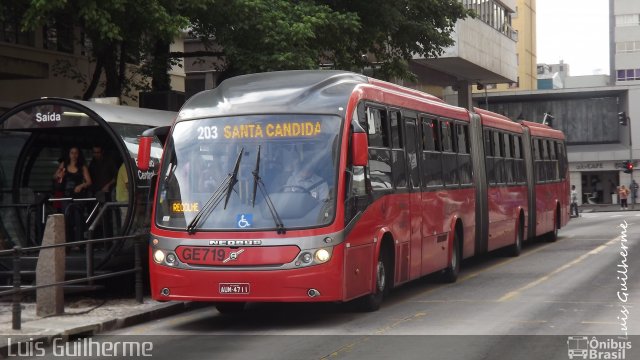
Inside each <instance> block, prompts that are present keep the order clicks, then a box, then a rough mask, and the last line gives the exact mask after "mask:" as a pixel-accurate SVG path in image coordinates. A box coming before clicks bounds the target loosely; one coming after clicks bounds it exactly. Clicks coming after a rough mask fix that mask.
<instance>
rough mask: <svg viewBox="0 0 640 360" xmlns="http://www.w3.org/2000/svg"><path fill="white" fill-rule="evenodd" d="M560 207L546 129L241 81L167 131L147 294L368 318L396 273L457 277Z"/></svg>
mask: <svg viewBox="0 0 640 360" xmlns="http://www.w3.org/2000/svg"><path fill="white" fill-rule="evenodd" d="M167 131H169V130H168V129H166V128H163V129H161V128H157V129H155V130H154V131H149V132H148V133H147V135H151V134H152V133H156V134H157V133H163V134H166V133H167ZM144 143H145V142H144V141H141V144H144ZM141 146H144V145H141ZM140 153H142V154H144V153H145V151H140ZM138 163H139V164H145V163H146V162H145V161H144V159H140V160H139V161H138ZM568 206H569V190H568V186H567V163H566V151H565V145H564V136H563V134H562V133H561V132H560V131H557V130H553V129H551V128H549V127H548V126H545V125H540V124H535V123H529V122H522V123H515V122H513V121H511V120H509V119H508V118H506V117H503V116H501V115H498V114H494V113H491V112H488V111H484V110H480V109H476V110H475V111H474V112H470V111H468V110H466V109H463V108H458V107H455V106H451V105H447V104H445V103H444V102H443V101H441V100H440V99H438V98H436V97H434V96H431V95H428V94H425V93H422V92H419V91H416V90H412V89H407V88H404V87H401V86H397V85H394V84H390V83H386V82H383V81H379V80H375V79H371V78H368V77H366V76H363V75H359V74H354V73H349V72H342V71H287V72H273V73H264V74H253V75H246V76H240V77H236V78H232V79H229V80H226V81H224V82H223V83H221V84H220V86H219V87H218V88H216V89H214V90H211V91H205V92H201V93H199V94H197V95H195V96H193V97H192V98H191V99H189V101H188V102H187V103H186V104H185V105H184V107H183V108H182V110H181V111H180V113H179V115H178V118H177V119H176V122H175V124H174V125H173V127H172V128H171V129H170V132H169V136H168V140H167V143H166V145H165V150H164V154H163V159H162V166H161V170H160V172H159V174H158V179H157V189H156V195H155V201H154V209H153V219H152V220H153V221H152V226H151V239H150V246H149V254H150V260H149V265H150V275H151V293H152V296H153V298H154V299H156V300H160V301H167V300H192V301H212V302H215V303H216V305H217V307H218V309H219V310H220V311H221V312H236V311H241V310H242V309H243V308H244V306H245V304H246V303H247V302H271V301H281V302H299V301H312V302H316V301H318V302H320V301H350V300H354V299H357V300H358V301H359V304H360V306H361V307H362V308H363V309H365V310H376V309H377V308H379V306H380V303H381V301H382V297H383V295H384V294H385V293H387V292H388V291H389V289H391V288H393V287H395V286H398V285H400V284H402V283H405V282H408V281H410V280H413V279H416V278H419V277H421V276H424V275H427V274H431V273H434V272H441V273H442V276H443V278H444V279H445V280H446V281H451V282H453V281H455V280H456V277H457V275H458V272H459V269H460V263H461V261H462V259H464V258H468V257H471V256H474V255H478V254H482V253H485V252H487V251H491V250H494V249H498V248H504V247H508V249H509V251H510V252H511V253H512V254H513V255H518V254H519V253H520V249H521V246H522V242H523V241H524V240H527V239H531V238H534V237H536V236H538V235H542V234H549V235H550V238H552V239H553V240H555V238H556V236H557V230H558V229H559V228H560V227H562V226H563V225H565V224H566V222H567V221H568V212H569V210H568Z"/></svg>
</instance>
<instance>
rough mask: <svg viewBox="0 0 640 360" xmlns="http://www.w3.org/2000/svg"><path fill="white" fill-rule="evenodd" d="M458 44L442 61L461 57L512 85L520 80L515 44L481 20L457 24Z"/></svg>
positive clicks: (456, 38)
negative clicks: (504, 78)
mask: <svg viewBox="0 0 640 360" xmlns="http://www.w3.org/2000/svg"><path fill="white" fill-rule="evenodd" d="M452 37H453V39H454V40H455V42H456V44H455V45H454V46H451V47H449V48H446V49H445V52H444V53H443V54H442V55H441V56H440V58H447V57H460V58H462V59H464V60H466V61H468V62H470V63H472V64H475V65H477V66H479V67H482V68H484V69H487V70H488V71H490V72H493V73H496V74H499V75H500V76H503V77H506V78H508V79H510V80H511V81H516V80H517V78H518V66H517V64H516V62H517V59H516V56H515V54H516V42H515V41H513V40H512V39H510V38H508V37H506V36H505V35H504V34H502V33H500V32H498V31H496V30H495V29H494V28H492V27H490V26H488V25H487V24H485V23H483V22H482V21H480V20H478V19H466V20H462V21H458V22H457V23H456V30H455V33H453V34H452Z"/></svg>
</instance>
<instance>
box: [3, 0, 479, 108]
mask: <svg viewBox="0 0 640 360" xmlns="http://www.w3.org/2000/svg"><path fill="white" fill-rule="evenodd" d="M7 11H10V12H12V15H11V16H12V17H13V18H18V19H22V23H21V26H22V28H23V29H32V30H35V29H37V28H39V27H40V26H42V25H44V24H47V23H51V22H56V21H57V22H67V23H68V24H71V25H74V26H79V27H80V28H82V31H83V33H84V34H85V36H86V38H87V39H88V40H89V43H90V44H91V48H90V52H91V57H92V59H93V61H95V70H94V72H93V75H92V77H91V79H90V80H89V83H88V84H87V88H86V91H85V93H84V94H83V98H85V99H87V98H89V97H92V96H93V94H94V92H95V90H96V88H97V87H98V85H99V82H100V79H101V78H102V76H103V74H104V79H105V92H104V95H106V96H117V97H120V96H121V94H122V93H123V92H126V91H127V90H128V89H130V88H131V86H133V85H135V84H134V82H132V80H131V79H129V78H128V77H127V74H128V73H130V71H129V67H128V65H127V64H141V66H140V67H139V69H140V71H141V72H142V73H143V74H145V75H147V76H149V77H150V78H151V79H152V81H151V88H152V89H153V90H168V89H169V87H170V86H169V76H168V74H167V70H168V69H169V68H170V66H171V65H172V64H175V62H176V60H177V58H179V57H184V58H188V57H190V56H194V55H198V56H207V55H208V56H211V55H213V56H217V57H219V58H220V59H222V60H223V64H224V65H223V66H222V67H221V69H219V70H221V71H224V72H225V73H226V75H227V76H230V75H237V74H245V73H253V72H262V71H273V70H287V69H317V68H318V67H326V68H334V69H343V70H353V71H361V70H362V69H364V68H366V67H370V68H372V69H374V76H376V77H380V78H383V79H391V78H394V77H396V78H404V79H411V78H412V74H411V72H410V71H409V70H408V61H409V60H410V59H411V58H412V57H413V56H414V55H418V56H423V57H434V56H438V55H440V54H441V53H442V49H443V47H446V46H449V45H452V43H453V40H452V39H451V37H450V34H451V31H452V30H453V29H454V26H455V23H456V21H458V20H459V19H463V18H465V17H467V16H470V15H471V14H472V13H471V12H470V11H468V10H465V9H464V7H463V6H462V4H461V3H460V2H459V1H457V0H351V1H337V0H297V1H289V0H147V1H138V0H14V1H12V2H9V3H7V2H2V4H0V18H8V17H7V15H6V14H7ZM186 30H188V31H189V32H190V33H192V34H194V35H195V36H198V37H200V38H201V39H203V41H205V42H213V43H215V44H216V47H217V48H220V49H221V50H217V51H211V50H208V51H203V52H198V54H188V53H170V52H169V44H171V42H172V41H173V40H174V39H175V38H176V36H178V35H179V34H180V32H181V31H186ZM60 69H67V70H66V71H69V69H70V67H68V66H67V67H64V66H61V67H60ZM73 76H77V74H76V75H73Z"/></svg>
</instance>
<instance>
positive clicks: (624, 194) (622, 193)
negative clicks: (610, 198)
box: [618, 185, 629, 210]
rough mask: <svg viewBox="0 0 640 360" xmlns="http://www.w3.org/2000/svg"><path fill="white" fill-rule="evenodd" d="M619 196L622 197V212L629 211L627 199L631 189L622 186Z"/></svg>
mask: <svg viewBox="0 0 640 360" xmlns="http://www.w3.org/2000/svg"><path fill="white" fill-rule="evenodd" d="M618 196H620V208H621V209H622V210H627V198H628V197H629V189H627V187H626V186H624V185H620V189H619V190H618Z"/></svg>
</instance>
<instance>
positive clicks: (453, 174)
mask: <svg viewBox="0 0 640 360" xmlns="http://www.w3.org/2000/svg"><path fill="white" fill-rule="evenodd" d="M452 127H453V122H452V121H449V120H440V129H441V131H440V136H441V138H442V175H443V178H444V184H445V185H458V184H459V180H458V161H457V155H456V154H455V147H454V145H455V144H454V137H453V129H452Z"/></svg>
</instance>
